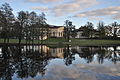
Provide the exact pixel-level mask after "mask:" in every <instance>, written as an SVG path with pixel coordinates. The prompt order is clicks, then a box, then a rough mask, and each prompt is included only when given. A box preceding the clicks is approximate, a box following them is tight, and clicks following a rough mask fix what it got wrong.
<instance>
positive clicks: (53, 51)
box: [50, 48, 64, 58]
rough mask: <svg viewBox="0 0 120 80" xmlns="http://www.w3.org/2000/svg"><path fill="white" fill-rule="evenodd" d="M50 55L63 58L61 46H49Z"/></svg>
mask: <svg viewBox="0 0 120 80" xmlns="http://www.w3.org/2000/svg"><path fill="white" fill-rule="evenodd" d="M50 52H51V56H53V57H57V58H64V52H63V48H50Z"/></svg>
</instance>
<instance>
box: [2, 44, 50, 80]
mask: <svg viewBox="0 0 120 80" xmlns="http://www.w3.org/2000/svg"><path fill="white" fill-rule="evenodd" d="M26 47H27V48H26V49H23V47H22V46H10V47H7V46H5V47H2V53H3V58H2V59H3V60H2V61H1V64H0V71H1V72H2V73H1V72H0V77H1V79H3V80H12V76H13V74H14V72H16V74H17V76H18V77H19V78H28V77H35V76H36V75H37V74H38V73H39V74H41V75H42V76H43V75H44V74H45V70H46V65H48V60H49V58H48V57H47V55H45V54H44V53H43V52H42V50H34V46H32V48H31V47H30V46H26ZM1 66H2V67H1Z"/></svg>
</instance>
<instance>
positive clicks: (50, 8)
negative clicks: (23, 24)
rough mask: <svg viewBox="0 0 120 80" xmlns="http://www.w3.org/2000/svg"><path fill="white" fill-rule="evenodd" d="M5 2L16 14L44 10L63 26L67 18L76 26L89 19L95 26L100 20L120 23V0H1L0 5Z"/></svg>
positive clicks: (108, 22) (107, 22)
mask: <svg viewBox="0 0 120 80" xmlns="http://www.w3.org/2000/svg"><path fill="white" fill-rule="evenodd" d="M5 2H7V3H9V4H10V6H11V7H12V8H13V13H14V14H15V15H16V16H17V13H18V12H19V11H29V12H31V11H35V12H36V13H38V14H41V12H44V13H45V14H46V18H47V23H48V24H50V25H57V26H63V25H64V23H65V20H70V21H72V22H73V25H75V26H76V28H79V27H80V26H84V25H85V24H86V23H87V22H88V21H89V22H92V23H93V24H94V26H95V27H96V25H97V23H98V22H99V21H103V22H104V23H105V25H108V24H111V23H113V22H114V21H117V22H118V23H119V24H120V0H0V6H1V5H2V4H4V3H5Z"/></svg>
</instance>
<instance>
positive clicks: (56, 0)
mask: <svg viewBox="0 0 120 80" xmlns="http://www.w3.org/2000/svg"><path fill="white" fill-rule="evenodd" d="M27 1H28V2H36V3H37V2H40V3H45V4H46V3H54V2H60V1H63V0H27Z"/></svg>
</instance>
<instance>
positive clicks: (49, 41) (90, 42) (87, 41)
mask: <svg viewBox="0 0 120 80" xmlns="http://www.w3.org/2000/svg"><path fill="white" fill-rule="evenodd" d="M70 40H71V42H66V40H65V39H64V38H49V39H47V40H44V41H43V44H46V45H50V44H53V45H56V44H57V45H66V44H69V45H81V46H99V45H120V40H94V39H91V40H90V39H70ZM18 42H19V41H18V40H17V39H10V44H17V43H18ZM38 42H39V44H40V43H41V41H40V40H34V44H38ZM0 43H1V44H3V39H0ZM25 43H26V41H25V40H22V42H21V44H25ZM28 44H29V43H28ZM30 44H32V42H30Z"/></svg>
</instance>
